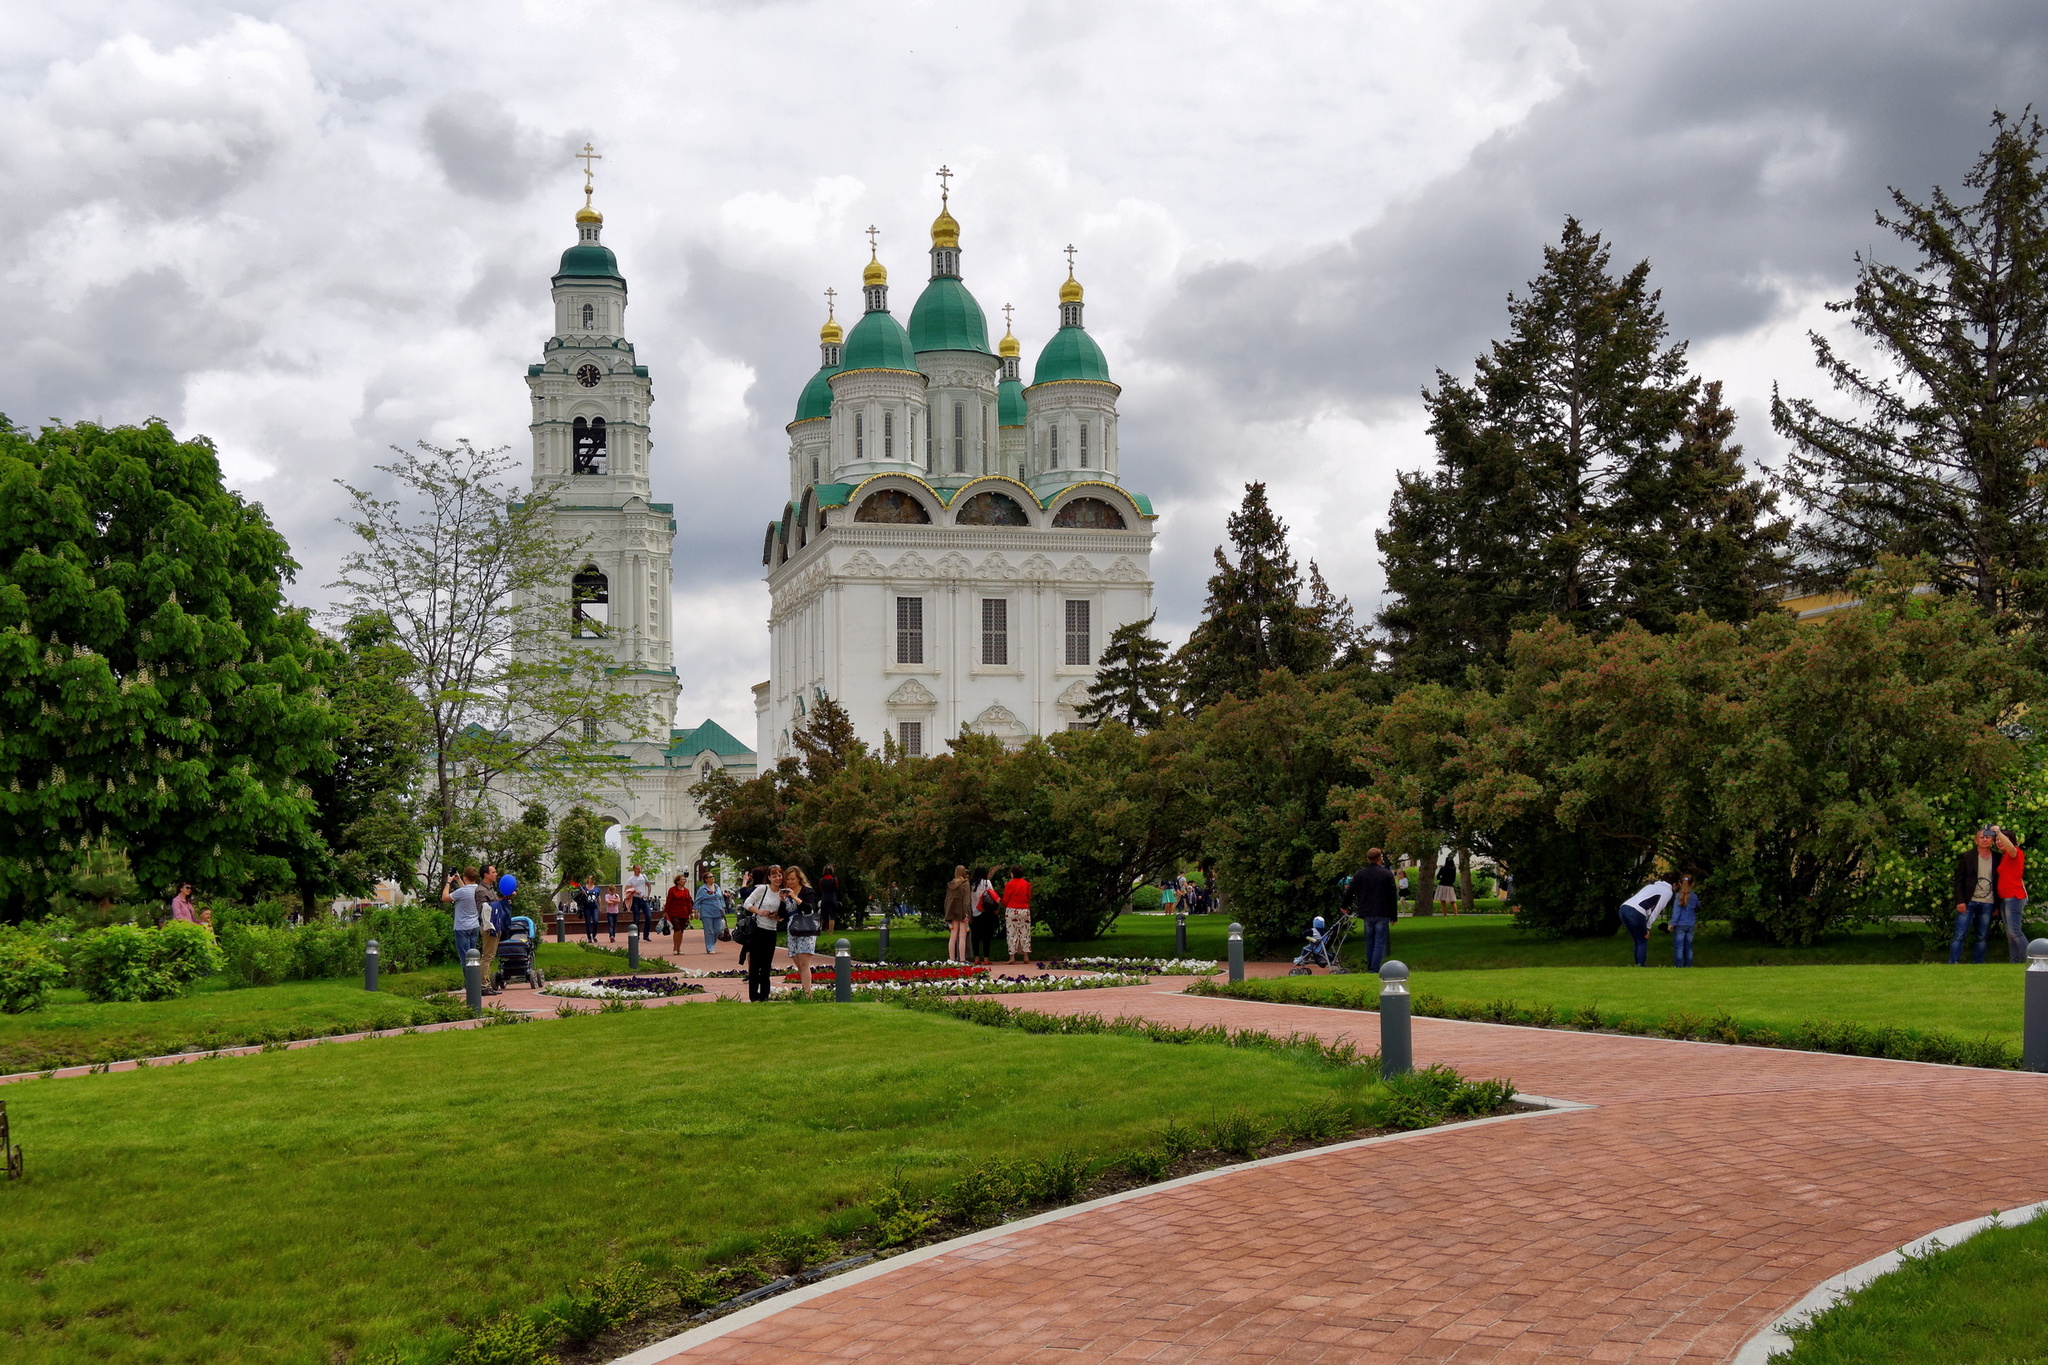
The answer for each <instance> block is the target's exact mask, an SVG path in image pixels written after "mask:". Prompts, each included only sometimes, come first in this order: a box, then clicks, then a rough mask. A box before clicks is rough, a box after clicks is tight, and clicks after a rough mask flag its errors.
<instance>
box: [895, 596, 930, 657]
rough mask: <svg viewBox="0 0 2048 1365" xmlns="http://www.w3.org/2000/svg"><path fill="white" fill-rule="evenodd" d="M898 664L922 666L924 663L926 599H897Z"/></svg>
mask: <svg viewBox="0 0 2048 1365" xmlns="http://www.w3.org/2000/svg"><path fill="white" fill-rule="evenodd" d="M896 662H897V663H899V664H921V663H923V662H924V599H923V598H922V597H899V598H897V599H896Z"/></svg>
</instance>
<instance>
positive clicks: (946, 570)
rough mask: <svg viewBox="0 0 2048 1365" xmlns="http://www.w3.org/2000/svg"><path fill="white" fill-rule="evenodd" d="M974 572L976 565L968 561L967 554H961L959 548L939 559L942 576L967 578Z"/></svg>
mask: <svg viewBox="0 0 2048 1365" xmlns="http://www.w3.org/2000/svg"><path fill="white" fill-rule="evenodd" d="M973 572H974V565H973V564H972V563H970V562H969V561H968V559H967V556H966V555H963V554H961V553H960V552H959V551H958V550H953V551H950V552H949V553H947V554H946V555H944V556H942V557H941V558H940V560H939V577H941V578H966V577H967V576H968V575H969V574H972V573H973Z"/></svg>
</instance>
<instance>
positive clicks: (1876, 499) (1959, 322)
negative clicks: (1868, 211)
mask: <svg viewBox="0 0 2048 1365" xmlns="http://www.w3.org/2000/svg"><path fill="white" fill-rule="evenodd" d="M1992 128H1993V136H1992V140H1991V146H1990V148H1989V150H1987V151H1986V152H1985V153H1984V154H1983V155H1982V156H1980V157H1979V158H1978V160H1977V163H1976V165H1975V166H1974V167H1972V168H1971V170H1970V173H1969V174H1968V175H1966V176H1964V177H1963V185H1964V187H1965V188H1966V189H1969V190H1971V191H1974V192H1975V193H1974V195H1973V196H1972V197H1970V198H1968V199H1966V200H1964V201H1961V202H1958V201H1957V200H1954V199H1951V198H1950V197H1949V196H1948V194H1946V193H1945V192H1944V191H1942V190H1940V189H1936V190H1935V191H1934V193H1933V195H1932V197H1931V200H1930V202H1928V203H1926V204H1920V203H1917V202H1915V201H1914V200H1912V199H1910V198H1908V197H1907V196H1906V195H1905V194H1904V193H1902V192H1900V191H1898V190H1893V191H1892V203H1893V205H1894V206H1895V207H1896V209H1897V216H1896V217H1891V216H1887V215H1885V214H1883V213H1880V214H1879V215H1878V216H1877V221H1878V224H1879V225H1880V226H1882V227H1885V228H1888V229H1890V231H1891V232H1892V233H1893V235H1894V236H1896V237H1897V238H1898V239H1899V241H1900V242H1901V243H1903V244H1904V246H1905V249H1906V253H1907V255H1908V257H1909V259H1908V260H1907V261H1905V262H1903V263H1901V264H1896V265H1894V264H1887V263H1884V262H1880V261H1877V260H1874V259H1866V258H1864V257H1863V256H1861V255H1859V256H1858V257H1857V258H1856V262H1857V267H1858V271H1857V280H1856V290H1855V293H1854V294H1853V295H1852V296H1851V297H1850V298H1848V299H1845V300H1842V301H1840V302H1837V303H1832V304H1829V305H1828V306H1829V308H1830V309H1832V310H1834V311H1836V312H1839V313H1844V314H1847V315H1848V316H1849V318H1850V319H1851V321H1852V324H1853V325H1854V327H1855V329H1856V331H1857V333H1858V334H1859V335H1860V336H1861V337H1863V338H1864V339H1866V340H1867V341H1868V342H1869V343H1870V344H1871V345H1872V347H1873V348H1874V349H1875V351H1876V353H1877V357H1878V361H1877V365H1876V367H1874V368H1872V369H1870V370H1866V369H1864V368H1862V367H1861V366H1859V365H1857V364H1855V363H1853V362H1852V361H1851V360H1850V359H1849V358H1847V357H1844V356H1842V355H1840V354H1839V353H1837V351H1836V350H1835V348H1834V346H1833V345H1832V344H1831V343H1830V342H1829V341H1828V340H1827V339H1826V338H1825V337H1822V336H1821V335H1819V334H1818V333H1815V334H1814V335H1813V349H1814V357H1815V361H1816V363H1817V364H1818V365H1819V366H1820V369H1821V371H1822V372H1823V373H1824V374H1825V375H1826V376H1827V377H1828V380H1829V382H1830V383H1831V384H1832V385H1833V387H1834V388H1835V390H1836V391H1837V392H1838V393H1841V394H1844V395H1846V396H1847V397H1849V398H1850V399H1852V400H1854V402H1855V403H1856V405H1857V407H1858V408H1860V409H1861V411H1860V414H1859V415H1857V416H1853V417H1852V416H1837V415H1834V414H1832V413H1830V412H1827V411H1825V410H1823V409H1822V408H1821V407H1820V406H1819V405H1818V404H1816V403H1815V402H1813V401H1812V400H1810V399H1803V398H1802V399H1793V400H1790V401H1787V400H1785V399H1782V398H1775V397H1774V398H1773V400H1772V404H1771V419H1772V421H1773V422H1774V423H1775V424H1776V426H1777V428H1778V430H1779V431H1780V432H1782V433H1783V434H1784V435H1786V436H1787V437H1789V438H1791V440H1792V441H1793V443H1794V445H1793V450H1792V453H1791V455H1790V457H1789V458H1788V460H1787V462H1786V471H1785V481H1786V484H1787V486H1788V487H1790V489H1791V490H1792V493H1793V495H1794V496H1795V497H1796V498H1798V500H1799V501H1800V503H1802V504H1803V505H1804V506H1805V508H1806V509H1807V511H1808V512H1809V513H1810V517H1809V519H1808V520H1807V521H1806V522H1805V523H1804V524H1803V525H1802V526H1801V528H1800V532H1799V538H1798V540H1799V547H1800V549H1801V550H1803V551H1804V552H1805V554H1806V557H1807V566H1808V567H1807V571H1806V574H1805V577H1806V578H1807V579H1808V580H1809V581H1810V582H1812V583H1813V584H1815V585H1817V586H1840V585H1842V584H1843V583H1845V582H1846V581H1847V579H1848V576H1849V575H1850V574H1851V573H1853V572H1855V571H1856V570H1858V569H1862V568H1867V567H1869V566H1871V565H1874V564H1875V563H1877V561H1878V558H1879V557H1880V556H1882V555H1888V554H1889V555H1902V556H1926V557H1927V560H1928V562H1929V564H1930V566H1931V568H1930V572H1931V575H1932V581H1933V582H1934V584H1935V585H1936V586H1938V587H1940V588H1941V589H1942V590H1943V591H1945V592H1956V593H1963V594H1966V595H1968V596H1969V597H1970V598H1971V599H1972V600H1973V601H1975V602H1976V603H1977V605H1978V606H1979V607H1981V608H1983V609H1984V610H1985V611H1987V612H1989V613H1991V614H1992V616H1993V617H1994V618H1995V619H1997V620H1998V622H1999V624H2000V626H2001V628H2002V629H2008V630H2009V629H2012V628H2014V627H2016V626H2019V625H2022V624H2032V625H2035V626H2038V625H2039V624H2041V623H2042V621H2043V620H2044V617H2048V401H2044V400H2048V165H2044V163H2043V156H2042V139H2043V131H2042V125H2041V122H2040V120H2039V119H2037V118H2034V117H2032V116H2031V115H2028V116H2024V117H2022V118H2018V119H2009V118H2007V117H2006V116H2005V115H2003V114H1999V115H1996V116H1995V117H1994V118H1993V120H1992Z"/></svg>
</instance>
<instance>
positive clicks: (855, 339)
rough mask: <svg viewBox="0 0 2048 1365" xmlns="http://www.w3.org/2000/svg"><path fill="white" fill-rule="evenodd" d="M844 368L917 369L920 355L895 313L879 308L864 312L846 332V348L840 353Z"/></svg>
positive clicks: (840, 365)
mask: <svg viewBox="0 0 2048 1365" xmlns="http://www.w3.org/2000/svg"><path fill="white" fill-rule="evenodd" d="M839 368H840V369H842V370H909V371H911V372H912V373H915V372H916V370H917V356H916V355H915V354H914V353H913V352H912V351H911V348H910V333H908V332H906V331H904V330H903V324H902V323H900V322H898V321H896V318H895V315H894V314H891V313H887V312H884V311H882V310H880V309H877V310H876V311H874V312H872V313H867V314H864V315H862V317H861V320H860V321H859V322H856V323H855V324H853V330H852V331H851V332H848V333H847V334H846V349H845V350H843V351H841V352H840V353H839Z"/></svg>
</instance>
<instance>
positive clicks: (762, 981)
mask: <svg viewBox="0 0 2048 1365" xmlns="http://www.w3.org/2000/svg"><path fill="white" fill-rule="evenodd" d="M759 881H760V884H759V885H757V886H756V887H755V888H754V889H753V891H752V892H750V893H749V894H748V896H747V914H748V915H750V916H752V921H753V927H752V928H751V929H750V930H749V931H748V933H747V999H748V1000H749V1001H754V1002H758V1001H762V1000H766V999H767V998H768V997H769V995H770V994H771V993H772V990H773V988H772V987H771V986H770V985H769V981H768V978H769V975H770V974H771V973H772V972H773V971H774V970H775V935H776V933H777V931H779V930H780V929H781V928H782V905H783V896H782V872H781V871H780V869H767V868H764V869H762V870H761V871H760V873H759Z"/></svg>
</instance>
